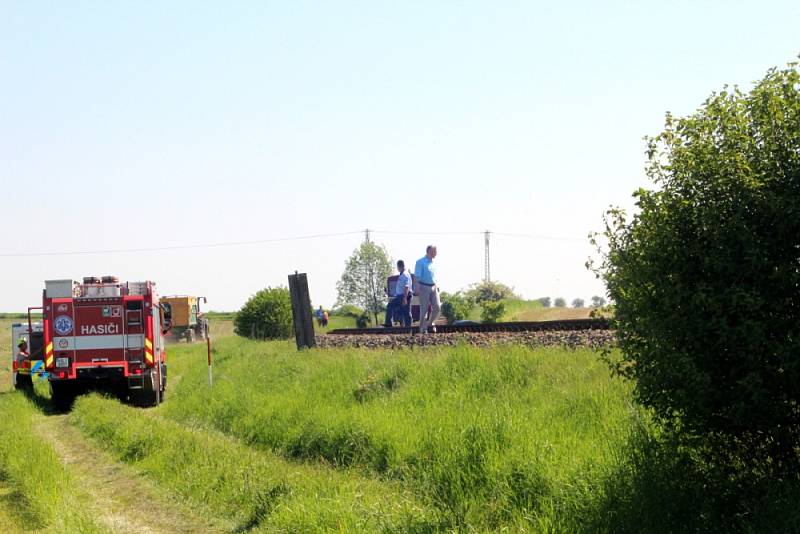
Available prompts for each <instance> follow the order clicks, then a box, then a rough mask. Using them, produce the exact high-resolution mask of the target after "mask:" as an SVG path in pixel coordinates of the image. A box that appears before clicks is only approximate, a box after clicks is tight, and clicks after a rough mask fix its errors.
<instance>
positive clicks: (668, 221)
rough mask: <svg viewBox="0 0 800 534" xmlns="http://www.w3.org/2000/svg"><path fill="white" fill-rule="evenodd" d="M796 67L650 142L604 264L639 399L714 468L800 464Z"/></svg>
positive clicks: (613, 215) (624, 370)
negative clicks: (632, 207)
mask: <svg viewBox="0 0 800 534" xmlns="http://www.w3.org/2000/svg"><path fill="white" fill-rule="evenodd" d="M799 88H800V72H798V69H797V64H793V65H791V66H790V68H788V69H787V70H783V71H778V70H775V69H773V70H770V71H769V72H768V74H767V75H766V77H765V78H764V79H762V80H761V81H760V82H758V83H757V84H756V85H755V87H754V88H753V90H752V91H751V92H750V93H749V94H743V93H742V92H740V91H739V90H738V89H733V90H727V89H726V90H723V91H721V92H719V93H714V94H712V95H711V97H709V98H708V100H706V102H705V103H704V105H703V106H702V107H701V108H700V109H699V110H698V111H697V112H695V114H693V115H691V116H689V117H686V118H682V119H675V118H673V117H672V116H671V115H667V118H666V126H665V130H664V132H663V133H661V134H660V135H658V136H656V137H654V138H651V139H649V141H648V144H649V147H648V157H649V164H648V167H647V173H648V176H649V177H650V178H651V179H652V180H653V181H654V183H655V184H656V185H657V186H658V190H652V191H651V190H644V189H640V190H639V191H638V192H636V194H635V195H634V196H635V197H636V198H637V205H638V207H639V210H640V211H639V213H638V214H636V215H635V216H633V217H632V218H631V219H630V220H628V219H627V218H626V216H625V214H624V213H623V212H622V211H620V210H611V211H609V212H608V213H607V215H606V231H605V237H606V238H607V239H608V250H607V252H606V254H605V256H604V258H603V263H602V265H601V266H600V267H599V269H598V270H597V272H598V274H600V275H601V276H602V277H603V278H604V279H605V282H606V284H607V287H608V295H609V297H610V298H611V299H612V300H613V301H614V303H615V320H616V325H617V328H618V336H619V342H620V346H621V348H622V353H623V354H624V357H623V359H622V361H621V362H620V363H619V364H618V365H617V371H618V372H620V373H621V374H622V375H624V376H627V377H630V378H632V379H635V381H636V383H635V384H636V385H635V394H636V397H637V399H638V400H639V401H640V402H641V403H642V404H644V405H645V406H648V407H650V408H652V409H653V410H654V412H655V414H656V415H657V416H658V417H659V419H660V420H661V421H662V422H663V423H665V425H666V427H667V428H668V429H671V430H672V431H674V432H676V433H677V434H678V435H679V436H680V437H681V438H682V440H683V441H684V442H685V443H687V444H690V445H692V446H693V448H694V450H696V451H700V452H702V453H705V454H704V455H703V456H705V457H706V458H707V459H709V460H712V461H713V462H715V463H717V464H718V465H729V466H740V467H741V466H749V467H750V468H753V467H756V468H757V469H760V470H765V471H766V472H773V473H775V472H781V476H785V475H787V474H789V473H798V472H800V461H799V460H800V459H799V458H798V449H797V447H798V446H800V409H798V406H800V292H798V290H797V288H798V287H800V270H798V249H800V89H799Z"/></svg>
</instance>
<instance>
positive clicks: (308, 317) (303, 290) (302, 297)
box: [289, 271, 317, 350]
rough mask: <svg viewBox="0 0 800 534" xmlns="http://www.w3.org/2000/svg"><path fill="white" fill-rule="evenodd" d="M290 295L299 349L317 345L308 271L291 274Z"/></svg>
mask: <svg viewBox="0 0 800 534" xmlns="http://www.w3.org/2000/svg"><path fill="white" fill-rule="evenodd" d="M289 295H290V296H291V298H292V322H293V323H294V337H295V340H296V341H297V350H300V349H305V348H308V349H310V348H312V347H316V346H317V341H316V339H315V337H314V319H313V316H312V314H311V298H310V297H309V293H308V277H307V276H306V273H299V274H298V272H297V271H295V272H294V274H290V275H289Z"/></svg>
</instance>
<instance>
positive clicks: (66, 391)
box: [50, 382, 77, 412]
mask: <svg viewBox="0 0 800 534" xmlns="http://www.w3.org/2000/svg"><path fill="white" fill-rule="evenodd" d="M76 393H77V392H76V390H75V387H74V386H73V384H70V383H68V382H50V398H51V400H52V402H53V408H55V409H56V411H59V412H67V411H69V410H70V408H72V403H73V402H75V397H76Z"/></svg>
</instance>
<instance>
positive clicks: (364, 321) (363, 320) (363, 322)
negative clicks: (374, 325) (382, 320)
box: [356, 312, 369, 328]
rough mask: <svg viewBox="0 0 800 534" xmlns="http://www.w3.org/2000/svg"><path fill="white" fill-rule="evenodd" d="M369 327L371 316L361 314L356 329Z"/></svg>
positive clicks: (365, 313) (357, 319) (364, 313)
mask: <svg viewBox="0 0 800 534" xmlns="http://www.w3.org/2000/svg"><path fill="white" fill-rule="evenodd" d="M367 326H369V314H368V313H367V312H361V315H359V316H357V317H356V327H358V328H366V327H367Z"/></svg>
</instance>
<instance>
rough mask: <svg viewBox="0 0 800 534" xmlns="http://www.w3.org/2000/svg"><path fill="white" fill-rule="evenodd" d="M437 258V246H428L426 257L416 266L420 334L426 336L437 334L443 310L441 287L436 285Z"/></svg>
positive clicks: (419, 260)
mask: <svg viewBox="0 0 800 534" xmlns="http://www.w3.org/2000/svg"><path fill="white" fill-rule="evenodd" d="M435 257H436V246H435V245H428V247H427V248H426V249H425V255H424V256H423V257H421V258H420V259H418V260H417V263H416V265H414V276H415V277H416V278H417V284H418V285H419V288H418V294H419V332H420V334H424V333H426V332H427V331H428V325H430V331H431V332H436V326H434V323H435V322H436V319H438V318H439V312H440V310H441V301H440V300H439V287H438V286H437V285H436V267H435V265H434V263H433V259H434V258H435ZM428 305H430V307H431V315H430V317H427V318H426V317H425V316H426V315H427V311H428Z"/></svg>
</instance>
